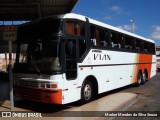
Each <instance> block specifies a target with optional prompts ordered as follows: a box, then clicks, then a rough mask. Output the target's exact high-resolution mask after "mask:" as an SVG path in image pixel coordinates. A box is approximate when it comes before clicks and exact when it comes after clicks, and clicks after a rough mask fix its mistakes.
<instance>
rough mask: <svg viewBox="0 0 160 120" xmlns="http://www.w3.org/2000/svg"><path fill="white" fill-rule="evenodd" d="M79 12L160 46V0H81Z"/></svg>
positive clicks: (76, 9) (76, 10)
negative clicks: (133, 21) (133, 22)
mask: <svg viewBox="0 0 160 120" xmlns="http://www.w3.org/2000/svg"><path fill="white" fill-rule="evenodd" d="M72 12H73V13H78V14H81V15H84V16H87V17H89V18H92V19H96V20H98V21H101V22H104V23H106V24H110V25H112V26H115V27H119V28H121V29H124V30H127V31H130V32H133V24H132V22H130V20H135V33H136V34H138V35H140V36H143V37H146V38H149V39H152V40H154V41H155V42H156V45H157V46H158V45H159V46H160V13H159V12H160V0H79V1H78V3H77V4H76V6H75V8H74V9H73V11H72Z"/></svg>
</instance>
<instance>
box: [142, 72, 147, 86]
mask: <svg viewBox="0 0 160 120" xmlns="http://www.w3.org/2000/svg"><path fill="white" fill-rule="evenodd" d="M146 81H147V73H146V71H145V72H144V73H143V79H142V85H143V84H145V82H146Z"/></svg>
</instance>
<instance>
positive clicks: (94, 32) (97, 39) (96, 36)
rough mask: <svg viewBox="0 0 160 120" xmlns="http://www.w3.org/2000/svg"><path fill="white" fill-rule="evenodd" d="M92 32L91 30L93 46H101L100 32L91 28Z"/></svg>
mask: <svg viewBox="0 0 160 120" xmlns="http://www.w3.org/2000/svg"><path fill="white" fill-rule="evenodd" d="M90 30H91V36H90V38H91V43H92V45H94V46H99V45H100V36H99V30H98V29H97V28H96V27H94V26H91V27H90Z"/></svg>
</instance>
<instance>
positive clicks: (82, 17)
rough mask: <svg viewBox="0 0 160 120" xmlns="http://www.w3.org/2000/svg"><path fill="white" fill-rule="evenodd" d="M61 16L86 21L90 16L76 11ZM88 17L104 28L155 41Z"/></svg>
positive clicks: (90, 20)
mask: <svg viewBox="0 0 160 120" xmlns="http://www.w3.org/2000/svg"><path fill="white" fill-rule="evenodd" d="M59 17H60V18H68V19H69V18H70V19H78V20H82V21H86V18H88V17H85V16H83V15H79V14H75V13H69V14H64V15H59ZM88 19H89V22H90V23H92V24H95V25H98V26H101V27H104V28H108V29H111V30H114V31H117V32H120V33H123V34H126V35H130V36H133V37H136V38H139V39H143V40H145V41H148V42H152V43H155V42H154V41H153V40H151V39H148V38H144V37H142V36H139V35H136V34H133V33H131V32H128V31H125V30H122V29H120V28H117V27H114V26H111V25H108V24H106V23H102V22H100V21H97V20H94V19H91V18H88Z"/></svg>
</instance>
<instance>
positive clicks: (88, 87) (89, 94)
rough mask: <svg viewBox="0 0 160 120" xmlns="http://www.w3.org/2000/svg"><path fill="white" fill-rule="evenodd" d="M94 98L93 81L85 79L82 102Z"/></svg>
mask: <svg viewBox="0 0 160 120" xmlns="http://www.w3.org/2000/svg"><path fill="white" fill-rule="evenodd" d="M92 98H93V89H92V83H91V82H90V81H88V80H87V81H85V82H84V84H83V86H82V90H81V103H82V104H85V103H88V102H90V101H91V100H92Z"/></svg>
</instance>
